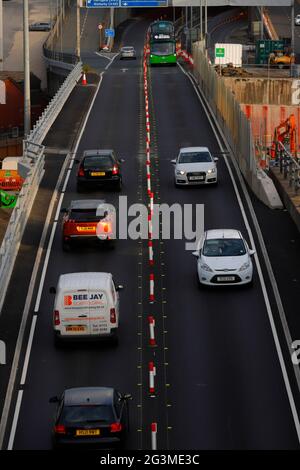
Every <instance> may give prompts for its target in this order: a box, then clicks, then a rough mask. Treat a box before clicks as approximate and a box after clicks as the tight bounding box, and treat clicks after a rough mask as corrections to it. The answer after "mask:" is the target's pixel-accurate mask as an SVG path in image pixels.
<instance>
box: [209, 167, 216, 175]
mask: <svg viewBox="0 0 300 470" xmlns="http://www.w3.org/2000/svg"><path fill="white" fill-rule="evenodd" d="M215 172H216V169H215V168H211V169H210V170H207V173H208V174H209V175H210V174H211V173H215Z"/></svg>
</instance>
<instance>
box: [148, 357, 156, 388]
mask: <svg viewBox="0 0 300 470" xmlns="http://www.w3.org/2000/svg"><path fill="white" fill-rule="evenodd" d="M155 376H156V368H155V365H154V362H153V361H150V362H149V392H150V394H151V395H154V394H155V381H154V377H155Z"/></svg>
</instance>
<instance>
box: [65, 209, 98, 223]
mask: <svg viewBox="0 0 300 470" xmlns="http://www.w3.org/2000/svg"><path fill="white" fill-rule="evenodd" d="M104 217H105V211H103V213H102V215H101V211H100V210H99V211H98V215H97V209H71V211H70V219H72V220H76V222H80V221H81V222H92V221H97V220H101V219H103V218H104Z"/></svg>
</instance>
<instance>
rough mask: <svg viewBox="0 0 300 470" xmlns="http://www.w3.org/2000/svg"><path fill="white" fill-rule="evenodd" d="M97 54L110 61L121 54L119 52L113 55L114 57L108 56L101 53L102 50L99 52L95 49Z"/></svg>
mask: <svg viewBox="0 0 300 470" xmlns="http://www.w3.org/2000/svg"><path fill="white" fill-rule="evenodd" d="M95 54H97V55H98V56H99V57H102V58H103V59H106V60H109V61H112V60H113V59H114V58H115V56H116V55H119V54H118V53H117V54H116V55H115V56H113V57H107V55H105V54H101V52H97V51H95Z"/></svg>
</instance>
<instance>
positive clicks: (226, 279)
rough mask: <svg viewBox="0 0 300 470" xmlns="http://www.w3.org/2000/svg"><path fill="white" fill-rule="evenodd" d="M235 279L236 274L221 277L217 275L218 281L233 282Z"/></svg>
mask: <svg viewBox="0 0 300 470" xmlns="http://www.w3.org/2000/svg"><path fill="white" fill-rule="evenodd" d="M234 280H235V277H234V276H222V277H221V276H220V277H217V281H218V282H232V281H234Z"/></svg>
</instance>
